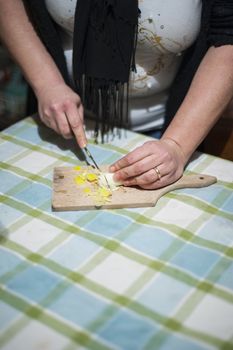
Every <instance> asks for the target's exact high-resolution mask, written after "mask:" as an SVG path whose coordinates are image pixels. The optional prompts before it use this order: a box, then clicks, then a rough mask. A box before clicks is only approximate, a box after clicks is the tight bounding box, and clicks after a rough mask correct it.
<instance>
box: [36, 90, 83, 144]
mask: <svg viewBox="0 0 233 350" xmlns="http://www.w3.org/2000/svg"><path fill="white" fill-rule="evenodd" d="M37 99H38V108H39V115H40V118H41V120H42V121H43V122H44V124H46V125H47V126H48V127H49V128H51V129H53V130H55V131H56V132H57V133H58V134H61V135H62V136H63V137H64V138H66V139H69V138H71V137H73V135H74V136H75V138H76V140H77V142H78V144H79V146H80V147H81V148H83V147H84V146H85V145H86V144H87V139H86V135H85V131H84V128H83V106H82V103H81V99H80V97H79V96H78V95H77V94H76V93H75V92H74V91H73V90H72V89H71V88H70V87H69V86H67V85H66V84H65V83H59V84H56V85H55V86H53V87H51V86H48V87H46V88H45V87H43V89H41V90H39V91H37Z"/></svg>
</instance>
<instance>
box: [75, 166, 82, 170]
mask: <svg viewBox="0 0 233 350" xmlns="http://www.w3.org/2000/svg"><path fill="white" fill-rule="evenodd" d="M74 170H77V171H80V170H82V167H81V166H80V165H76V166H75V167H74Z"/></svg>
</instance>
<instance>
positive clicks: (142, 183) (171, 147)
mask: <svg viewBox="0 0 233 350" xmlns="http://www.w3.org/2000/svg"><path fill="white" fill-rule="evenodd" d="M184 166H185V159H184V156H183V152H182V149H181V148H180V146H179V145H178V144H177V143H176V142H175V141H174V140H172V139H163V140H160V141H159V140H155V141H148V142H146V143H144V144H143V145H142V146H140V147H138V148H136V149H135V150H134V151H132V152H130V153H128V154H127V155H126V156H125V157H123V158H121V159H120V160H118V161H117V162H115V163H114V164H113V165H112V166H111V167H110V171H111V172H114V173H115V174H114V180H117V181H121V182H122V183H123V185H125V186H135V185H137V186H139V187H141V188H144V189H157V188H160V187H164V186H167V185H169V184H171V183H173V182H175V181H176V180H178V179H179V178H180V177H181V176H182V174H183V170H184Z"/></svg>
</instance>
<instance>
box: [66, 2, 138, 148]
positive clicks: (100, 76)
mask: <svg viewBox="0 0 233 350" xmlns="http://www.w3.org/2000/svg"><path fill="white" fill-rule="evenodd" d="M137 24H138V1H137V0H78V1H77V6H76V12H75V28H74V47H73V75H74V79H75V83H76V87H77V91H78V93H79V94H80V95H81V99H82V102H83V104H84V106H85V107H86V108H87V109H88V110H91V111H92V112H93V114H94V115H95V118H96V127H95V138H96V139H97V137H98V133H99V129H100V126H101V135H102V141H103V137H104V135H105V134H106V133H107V132H108V131H109V130H111V131H112V130H113V128H114V127H118V128H120V127H122V126H124V127H126V126H127V123H128V81H129V75H130V68H132V70H135V63H134V55H135V47H136V36H137Z"/></svg>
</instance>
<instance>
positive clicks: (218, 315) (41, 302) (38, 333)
mask: <svg viewBox="0 0 233 350" xmlns="http://www.w3.org/2000/svg"><path fill="white" fill-rule="evenodd" d="M146 140H148V138H147V137H145V136H143V135H140V134H137V133H133V132H129V131H127V132H125V131H122V132H121V135H120V137H118V136H116V137H114V139H111V138H110V139H109V140H108V142H106V143H105V144H101V143H100V144H97V145H96V144H94V143H93V142H92V140H91V141H90V145H89V148H90V150H91V152H92V153H93V155H94V157H95V158H96V160H97V162H99V164H110V163H112V162H113V161H115V160H116V159H118V158H119V157H121V156H122V155H124V154H126V153H127V152H128V151H129V150H132V149H133V148H135V147H136V146H138V145H140V144H142V143H143V142H145V141H146ZM0 160H1V163H0V168H1V171H0V231H1V250H0V282H1V292H0V293H1V302H0V329H1V333H0V347H1V349H4V350H14V349H17V350H21V349H23V350H27V349H30V350H31V349H33V350H34V349H54V350H58V349H62V350H72V349H94V350H96V349H101V350H102V349H106V350H107V349H126V350H128V349H132V350H136V349H147V350H149V349H162V350H170V349H172V350H173V349H179V350H182V349H185V350H186V349H189V350H192V349H193V350H197V349H233V247H232V242H233V191H232V189H233V163H232V162H230V161H226V160H223V159H220V158H217V157H213V156H210V155H207V154H201V153H195V155H194V157H193V158H192V161H191V162H190V163H189V165H188V167H187V169H186V173H192V172H196V173H203V174H204V173H205V174H210V175H214V176H217V178H218V182H217V183H216V184H214V185H212V186H209V187H206V188H201V189H181V190H176V191H174V192H171V193H168V194H166V195H165V196H164V197H162V198H161V199H160V200H159V201H158V203H157V204H156V206H155V207H152V208H136V209H115V210H93V211H79V212H78V211H76V212H75V211H74V212H53V211H52V210H51V191H52V190H51V186H52V174H53V168H54V167H55V166H73V165H78V164H83V161H84V160H83V159H82V158H81V156H80V151H79V150H78V147H77V145H76V143H75V142H74V140H63V139H62V138H61V136H59V135H56V134H55V133H54V132H53V131H52V130H50V129H48V128H46V127H43V126H42V125H41V124H40V123H38V121H37V118H36V117H34V118H32V117H29V118H25V119H24V120H23V121H20V122H19V123H17V124H14V125H13V126H11V127H10V128H8V129H5V130H4V131H3V132H2V133H1V137H0Z"/></svg>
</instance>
